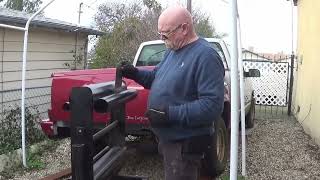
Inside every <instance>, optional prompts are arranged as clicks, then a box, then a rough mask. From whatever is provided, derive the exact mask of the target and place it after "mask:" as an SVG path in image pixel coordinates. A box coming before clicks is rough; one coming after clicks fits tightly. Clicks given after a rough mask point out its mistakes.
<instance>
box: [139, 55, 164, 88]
mask: <svg viewBox="0 0 320 180" xmlns="http://www.w3.org/2000/svg"><path fill="white" fill-rule="evenodd" d="M168 53H169V51H168V50H167V51H166V52H165V54H164V58H163V59H162V61H160V63H159V64H158V65H157V66H156V67H155V68H154V69H153V70H145V69H138V70H139V71H138V73H137V76H136V78H135V81H136V82H137V83H138V84H140V85H141V86H143V87H144V88H146V89H150V88H151V85H152V82H153V80H154V78H155V77H156V73H157V70H158V69H159V68H160V67H161V66H162V64H163V62H164V61H165V59H166V57H167V55H168Z"/></svg>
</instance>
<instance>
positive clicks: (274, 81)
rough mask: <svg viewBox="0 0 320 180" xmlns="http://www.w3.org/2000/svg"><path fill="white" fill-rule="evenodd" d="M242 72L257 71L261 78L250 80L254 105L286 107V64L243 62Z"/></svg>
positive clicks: (287, 70) (287, 68)
mask: <svg viewBox="0 0 320 180" xmlns="http://www.w3.org/2000/svg"><path fill="white" fill-rule="evenodd" d="M243 64H244V70H245V71H248V69H259V70H260V74H261V76H260V77H259V78H251V79H252V86H253V89H254V92H255V98H256V104H260V105H274V106H286V105H287V89H288V77H289V76H288V73H289V63H287V62H279V63H275V62H266V61H246V60H245V61H243Z"/></svg>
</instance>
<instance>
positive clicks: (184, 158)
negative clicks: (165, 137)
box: [158, 141, 202, 180]
mask: <svg viewBox="0 0 320 180" xmlns="http://www.w3.org/2000/svg"><path fill="white" fill-rule="evenodd" d="M184 147H185V141H178V142H159V146H158V149H159V152H160V154H162V156H163V162H164V169H165V180H197V179H198V177H199V169H200V162H201V158H202V155H201V154H189V153H187V152H184Z"/></svg>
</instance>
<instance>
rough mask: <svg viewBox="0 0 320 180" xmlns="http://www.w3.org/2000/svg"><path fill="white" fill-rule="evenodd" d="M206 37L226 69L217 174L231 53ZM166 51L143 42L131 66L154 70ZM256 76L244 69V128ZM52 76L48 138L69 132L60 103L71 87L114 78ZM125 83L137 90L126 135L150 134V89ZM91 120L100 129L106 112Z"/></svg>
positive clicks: (111, 71)
mask: <svg viewBox="0 0 320 180" xmlns="http://www.w3.org/2000/svg"><path fill="white" fill-rule="evenodd" d="M207 40H208V41H209V42H210V44H211V45H212V47H213V48H214V49H215V50H216V51H217V52H218V54H219V55H220V56H221V58H222V61H223V64H224V68H225V93H224V110H223V113H222V114H221V117H220V118H219V119H216V120H215V126H214V128H215V134H214V142H216V147H215V148H212V158H214V160H215V161H216V167H215V171H216V172H217V174H220V173H221V172H223V170H224V169H225V167H226V164H227V154H228V146H229V137H228V130H227V129H229V128H230V67H229V64H230V54H229V51H228V49H227V46H226V45H225V43H224V42H223V41H222V40H220V39H215V38H207ZM165 50H166V47H165V44H164V42H163V41H161V40H156V41H148V42H144V43H142V44H141V45H140V47H139V49H138V51H137V53H136V55H135V58H134V61H133V65H134V66H136V67H137V68H141V69H153V68H154V66H155V65H156V64H158V63H159V62H160V61H161V59H162V57H163V55H164V53H165ZM256 76H259V71H258V70H255V69H250V70H249V71H248V72H244V77H245V78H244V84H245V96H246V98H245V99H246V102H245V112H246V125H247V127H252V126H253V123H254V112H255V100H254V96H253V94H254V91H253V89H252V86H251V81H250V78H247V77H256ZM52 77H53V79H52V87H51V109H49V110H48V116H49V118H48V119H44V120H42V122H41V127H42V130H43V131H44V133H45V134H46V135H48V136H49V137H65V136H68V135H69V127H70V112H69V111H66V110H65V109H64V108H63V105H64V103H65V102H67V101H68V100H69V95H70V92H71V89H72V87H79V86H83V85H87V84H94V83H101V82H106V81H113V80H114V79H115V68H106V69H90V70H76V71H65V72H57V73H54V74H53V75H52ZM124 82H125V84H126V86H127V88H128V89H137V90H138V96H137V97H136V98H135V99H134V100H132V101H130V102H129V103H128V104H127V106H126V132H127V134H128V135H133V136H138V137H143V136H150V135H152V132H151V130H150V124H149V121H148V118H147V117H145V116H144V113H145V111H146V107H147V98H148V93H149V91H148V90H147V89H144V88H143V87H142V86H140V85H139V84H137V83H136V82H134V81H133V80H130V79H124ZM93 121H94V125H95V127H96V128H97V129H101V128H103V127H105V125H106V124H107V123H108V121H109V114H107V113H102V114H101V113H97V112H94V115H93Z"/></svg>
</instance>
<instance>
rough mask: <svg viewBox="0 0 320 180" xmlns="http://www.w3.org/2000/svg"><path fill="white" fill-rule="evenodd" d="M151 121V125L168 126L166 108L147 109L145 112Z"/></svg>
mask: <svg viewBox="0 0 320 180" xmlns="http://www.w3.org/2000/svg"><path fill="white" fill-rule="evenodd" d="M145 115H146V116H147V117H148V118H149V121H150V123H151V127H169V126H170V123H169V118H168V113H167V112H166V110H156V109H148V110H147V112H146V114H145Z"/></svg>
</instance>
